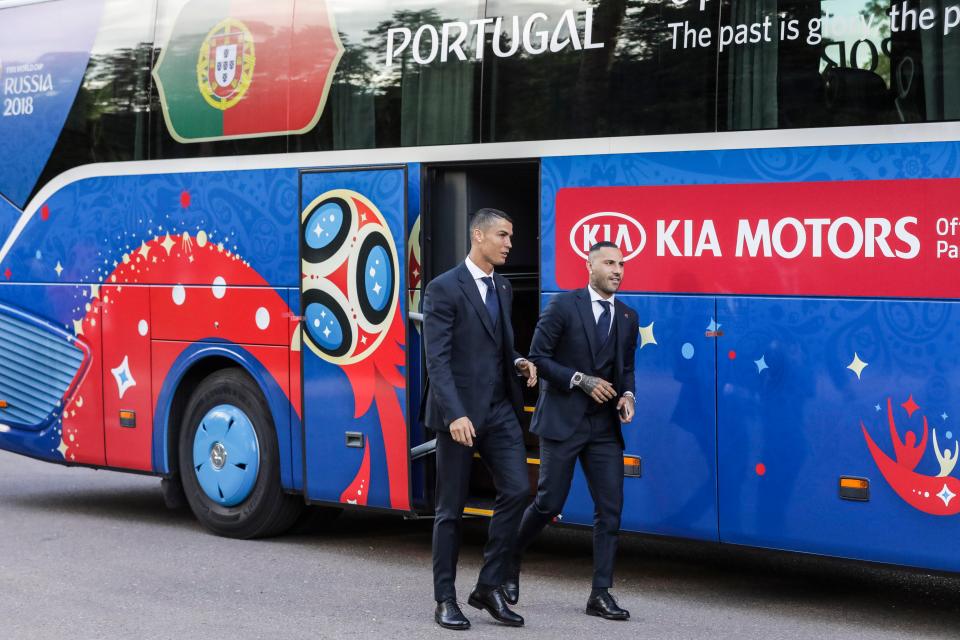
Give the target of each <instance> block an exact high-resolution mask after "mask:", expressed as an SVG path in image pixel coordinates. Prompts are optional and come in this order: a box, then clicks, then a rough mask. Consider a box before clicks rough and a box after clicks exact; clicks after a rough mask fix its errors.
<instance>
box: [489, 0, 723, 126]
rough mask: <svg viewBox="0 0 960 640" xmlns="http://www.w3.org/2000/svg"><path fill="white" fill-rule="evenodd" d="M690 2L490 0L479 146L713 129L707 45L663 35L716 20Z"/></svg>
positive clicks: (711, 55)
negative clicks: (678, 26) (682, 43)
mask: <svg viewBox="0 0 960 640" xmlns="http://www.w3.org/2000/svg"><path fill="white" fill-rule="evenodd" d="M697 4H698V3H696V2H690V3H671V2H658V3H646V2H644V3H638V2H628V1H627V0H525V1H524V2H516V1H514V0H510V1H507V0H491V1H490V2H488V3H487V16H488V17H489V18H494V19H502V20H501V21H500V22H499V23H497V22H495V23H494V24H493V25H491V27H489V31H488V41H489V44H488V49H490V51H491V52H492V55H488V56H486V57H485V58H484V64H485V68H484V91H483V95H484V113H483V117H484V141H485V142H487V141H496V142H500V141H509V140H538V139H550V138H580V137H583V138H586V137H599V136H624V135H643V134H661V133H689V132H702V131H713V130H714V128H715V97H716V49H715V47H710V46H705V47H691V48H682V47H678V48H676V49H673V44H672V40H671V37H670V36H671V33H672V31H671V28H670V26H669V25H671V24H674V23H677V22H680V21H686V22H687V24H688V25H689V26H690V28H691V29H700V28H703V27H706V26H707V25H715V24H716V22H717V16H718V12H719V3H717V2H713V3H709V4H708V5H707V6H706V7H705V9H704V10H703V11H700V10H699V8H698V7H697ZM498 25H499V26H498ZM571 25H573V29H572V30H571ZM514 26H516V27H517V28H516V29H514ZM528 27H529V29H528ZM514 47H516V48H517V51H516V53H514V54H512V55H504V56H501V55H498V51H499V52H501V53H510V52H511V51H512V50H513V48H514Z"/></svg>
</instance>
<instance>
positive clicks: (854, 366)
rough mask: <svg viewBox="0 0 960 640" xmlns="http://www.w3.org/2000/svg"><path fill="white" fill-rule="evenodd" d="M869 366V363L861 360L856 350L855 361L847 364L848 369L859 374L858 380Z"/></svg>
mask: <svg viewBox="0 0 960 640" xmlns="http://www.w3.org/2000/svg"><path fill="white" fill-rule="evenodd" d="M867 366H868V363H866V362H864V361H863V360H861V359H860V356H859V355H858V354H857V353H856V352H854V353H853V362H851V363H850V364H848V365H847V369H850V371H853V372H854V373H855V374H857V380H859V379H860V376H861V374H862V373H863V370H864V369H866V368H867Z"/></svg>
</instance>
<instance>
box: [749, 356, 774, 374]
mask: <svg viewBox="0 0 960 640" xmlns="http://www.w3.org/2000/svg"><path fill="white" fill-rule="evenodd" d="M753 364H755V365H757V373H760V372H761V371H763V370H764V369H769V368H770V367H769V366H767V359H766V356H760V359H759V360H754V361H753Z"/></svg>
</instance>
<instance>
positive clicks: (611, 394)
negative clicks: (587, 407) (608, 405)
mask: <svg viewBox="0 0 960 640" xmlns="http://www.w3.org/2000/svg"><path fill="white" fill-rule="evenodd" d="M577 386H578V387H579V388H580V390H581V391H583V392H584V393H585V394H587V395H588V396H590V397H591V398H593V399H594V400H595V401H596V402H597V403H599V404H603V403H604V402H606V401H607V400H612V399H613V398H615V397H616V396H617V392H616V390H615V389H614V388H613V385H612V384H610V383H609V382H607V381H606V380H604V379H603V378H598V377H596V376H583V379H581V380H580V382H579V383H578V384H577Z"/></svg>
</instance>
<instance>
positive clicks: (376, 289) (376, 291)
mask: <svg viewBox="0 0 960 640" xmlns="http://www.w3.org/2000/svg"><path fill="white" fill-rule="evenodd" d="M382 290H383V287H381V286H380V283H379V282H378V283H377V284H375V285H373V292H374V293H375V294H377V295H380V292H381V291H382Z"/></svg>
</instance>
